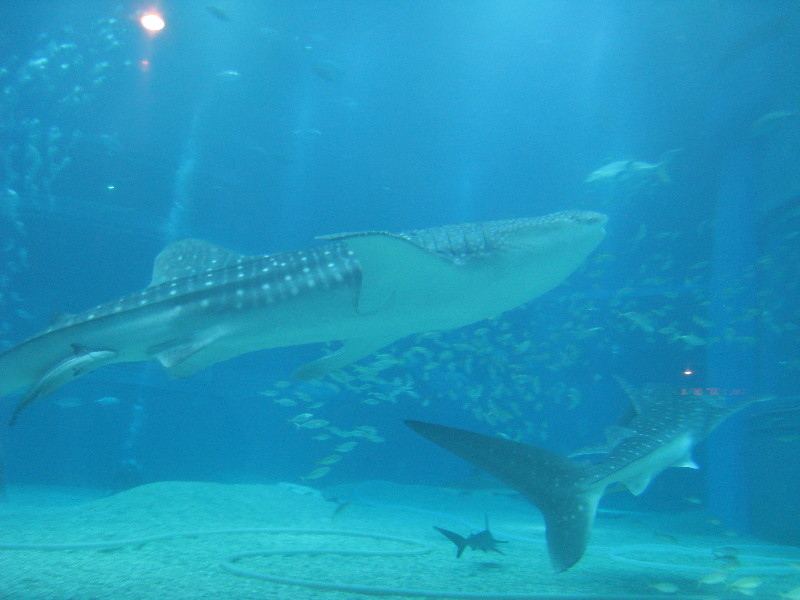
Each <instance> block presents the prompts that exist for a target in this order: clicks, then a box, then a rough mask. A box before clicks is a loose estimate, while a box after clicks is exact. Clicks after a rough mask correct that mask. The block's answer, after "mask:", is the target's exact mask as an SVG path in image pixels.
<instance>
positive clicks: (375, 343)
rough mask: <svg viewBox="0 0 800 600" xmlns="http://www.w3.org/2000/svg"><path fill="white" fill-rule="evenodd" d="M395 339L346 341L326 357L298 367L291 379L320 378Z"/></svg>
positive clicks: (354, 339) (380, 338)
mask: <svg viewBox="0 0 800 600" xmlns="http://www.w3.org/2000/svg"><path fill="white" fill-rule="evenodd" d="M395 339H396V338H394V337H391V338H385V337H378V338H369V337H368V338H353V339H349V340H346V341H345V342H344V345H343V346H342V347H341V348H339V349H338V350H336V351H335V352H334V353H333V354H328V355H327V356H323V357H322V358H318V359H317V360H313V361H311V362H310V363H306V364H304V365H302V366H301V367H299V368H298V369H297V370H296V371H295V372H294V373H292V377H294V378H295V379H299V380H301V381H308V380H309V379H315V378H317V377H322V376H323V375H327V374H328V373H331V372H333V371H336V370H338V369H341V368H343V367H346V366H347V365H349V364H351V363H354V362H355V361H357V360H358V359H360V358H364V357H365V356H367V355H368V354H372V353H373V352H375V351H376V350H378V349H380V348H383V347H384V346H388V345H389V344H391V343H392V342H393V341H395Z"/></svg>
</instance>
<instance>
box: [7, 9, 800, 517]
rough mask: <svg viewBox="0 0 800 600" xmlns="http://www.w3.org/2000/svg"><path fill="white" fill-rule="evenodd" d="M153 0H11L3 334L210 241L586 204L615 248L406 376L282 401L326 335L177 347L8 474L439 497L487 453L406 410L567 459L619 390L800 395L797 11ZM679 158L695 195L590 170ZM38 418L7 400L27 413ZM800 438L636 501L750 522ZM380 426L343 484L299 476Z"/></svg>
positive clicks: (115, 483)
mask: <svg viewBox="0 0 800 600" xmlns="http://www.w3.org/2000/svg"><path fill="white" fill-rule="evenodd" d="M145 8H147V7H146V6H145V4H139V3H136V2H124V3H116V2H91V3H87V2H69V1H64V2H58V3H55V2H44V1H42V2H24V3H23V2H13V1H6V2H4V3H3V4H2V5H0V147H1V148H2V152H3V155H2V164H0V191H3V190H4V191H3V192H2V193H3V194H4V195H3V196H2V198H3V201H2V204H0V235H1V236H2V237H0V262H1V263H2V264H0V294H2V296H0V343H2V345H3V349H6V348H8V347H11V346H12V345H14V344H16V343H18V342H20V341H22V340H23V339H25V338H27V337H28V336H31V335H33V334H35V333H36V332H38V331H39V330H41V329H43V328H45V327H46V326H47V325H48V324H49V323H50V321H51V319H52V317H53V315H55V314H57V313H61V312H80V311H82V310H84V309H86V308H88V307H90V306H94V305H97V304H99V303H102V302H106V301H108V300H111V299H113V298H116V297H118V296H122V295H124V294H127V293H130V292H132V291H135V290H138V289H141V288H142V287H144V286H145V285H146V284H147V282H148V281H149V280H150V276H151V269H152V261H153V258H154V257H155V255H156V254H157V253H158V252H159V250H160V249H161V248H163V247H164V246H165V245H166V244H168V243H169V242H172V241H175V240H177V239H181V238H184V237H192V238H199V239H204V240H208V241H211V242H213V243H216V244H220V245H222V246H225V247H228V248H231V249H234V250H236V251H238V252H242V253H244V254H266V253H272V252H279V251H284V250H291V249H296V248H302V247H307V246H311V245H313V244H315V243H316V242H315V240H314V237H315V236H317V235H324V234H328V233H335V232H340V231H359V230H386V231H403V230H408V229H415V228H424V227H434V226H438V225H443V224H449V223H458V222H469V221H483V220H494V219H507V218H516V217H524V216H538V215H543V214H546V213H549V212H554V211H559V210H566V209H591V210H598V211H601V212H605V213H606V214H608V215H609V217H610V221H609V226H608V235H607V237H606V239H605V240H604V242H603V243H602V245H601V246H600V247H599V248H598V249H597V251H596V252H595V253H594V254H593V255H592V256H591V257H590V258H589V259H588V260H587V263H586V265H585V266H584V267H583V268H582V269H580V270H579V271H578V272H577V273H575V274H573V275H572V276H571V277H570V278H569V279H568V280H567V281H566V282H565V283H564V284H562V285H561V286H559V287H558V288H556V289H555V290H553V291H552V292H549V293H548V294H546V295H545V296H543V297H541V298H538V299H535V300H533V301H532V302H531V303H529V304H528V305H526V306H524V307H522V308H518V309H516V310H514V311H511V312H509V313H506V314H504V315H502V316H500V317H498V318H497V319H495V320H492V321H491V322H488V323H487V322H483V323H478V324H475V325H473V326H469V327H467V328H464V329H462V330H458V331H451V332H443V333H441V334H440V335H438V336H436V337H426V336H421V337H419V336H418V337H412V338H409V339H405V340H401V341H399V342H397V343H396V344H394V345H392V346H390V347H388V348H386V349H383V350H381V351H380V354H381V355H390V356H393V357H395V358H397V359H399V358H402V359H403V362H402V363H400V364H397V365H393V366H391V367H389V368H387V369H386V370H383V371H381V372H380V377H379V378H377V379H376V378H365V379H364V381H363V382H361V383H359V384H358V385H362V386H363V387H362V388H360V389H359V390H356V389H354V388H351V389H347V388H346V387H341V388H340V389H338V390H334V389H332V388H325V387H320V386H315V385H312V384H308V383H298V382H290V383H289V386H288V387H286V388H281V387H280V385H279V386H278V387H276V383H278V382H281V381H288V380H289V376H290V374H291V372H292V371H293V370H294V369H295V368H296V367H297V366H298V365H300V364H303V363H304V362H308V361H310V360H313V359H314V358H316V357H318V356H319V355H320V353H321V352H322V349H321V348H320V347H297V348H282V349H275V350H268V351H263V352H258V353H255V354H252V355H246V356H240V357H238V358H236V359H233V360H231V361H229V362H226V363H223V364H219V365H215V366H213V367H210V368H208V369H206V370H204V371H202V372H200V373H198V374H197V375H195V376H193V377H191V378H189V379H186V380H170V379H169V378H168V377H167V376H166V375H165V374H164V373H163V372H162V370H161V368H160V367H159V366H158V365H157V364H155V363H148V364H134V365H123V366H114V367H108V368H103V369H100V370H99V371H97V372H96V373H93V374H91V375H89V376H87V377H85V378H81V379H80V380H78V381H76V382H74V383H72V384H70V385H68V386H65V387H64V388H61V389H59V390H58V391H57V392H56V393H55V394H54V395H53V397H52V398H51V399H49V400H45V401H40V402H37V403H36V404H34V405H33V406H31V407H30V408H29V409H28V410H27V411H26V412H25V413H24V415H23V417H22V418H21V419H20V421H19V423H18V424H17V425H16V426H15V427H14V428H13V429H11V430H8V429H6V430H4V431H2V432H0V442H2V446H3V448H4V454H5V463H6V466H5V476H6V479H7V481H8V482H9V483H47V484H54V483H56V484H65V485H73V486H90V487H99V488H109V489H112V488H115V487H119V486H122V485H124V483H125V481H122V482H120V477H121V475H120V469H121V466H124V465H125V464H129V463H131V461H132V462H133V463H134V464H135V465H136V469H137V471H136V477H135V478H134V479H135V481H133V480H132V481H131V483H133V482H150V481H159V480H169V479H191V480H210V481H222V482H254V481H255V482H261V481H279V480H284V481H294V482H303V481H305V482H307V483H309V484H313V485H329V484H334V483H342V482H352V481H359V480H371V479H387V480H393V481H399V482H407V483H427V484H441V483H447V482H452V481H455V480H458V479H460V478H463V477H466V476H468V475H469V474H470V473H471V469H470V468H469V466H467V465H466V464H465V463H462V462H460V461H458V460H457V459H455V458H451V457H449V456H446V455H445V454H444V453H442V452H440V451H439V450H438V449H437V450H434V449H433V448H432V447H430V446H429V445H427V443H426V442H423V441H422V440H420V439H418V438H416V437H414V436H413V434H412V433H410V432H409V431H407V430H406V429H405V428H404V427H403V426H402V420H403V419H407V418H416V419H423V420H429V421H436V422H442V423H447V424H450V425H455V426H460V427H463V428H465V429H471V430H478V431H483V432H486V433H496V434H505V435H508V436H510V437H512V438H515V439H520V440H522V441H525V442H528V443H533V444H537V445H541V446H545V447H547V448H549V449H551V450H553V451H557V452H561V453H568V452H571V451H573V450H575V449H577V448H579V447H582V446H586V445H590V444H596V443H599V442H601V441H602V439H603V427H604V426H607V425H611V424H613V423H615V422H617V421H618V419H619V415H620V414H622V413H624V411H625V410H626V405H627V400H626V397H625V395H624V393H623V392H622V390H621V389H620V387H619V385H618V383H617V382H616V380H615V376H617V377H622V378H624V379H626V380H629V381H631V382H632V383H634V384H637V385H638V384H644V383H648V382H658V383H666V384H669V385H674V386H678V387H683V388H687V389H689V388H691V389H703V390H709V389H714V390H727V391H728V392H730V394H731V395H733V396H738V395H762V394H774V395H776V396H778V397H780V398H788V399H789V401H790V402H791V401H792V400H791V399H792V398H796V397H797V395H798V381H800V355H798V348H799V347H800V344H799V343H798V342H799V341H800V340H798V335H800V333H798V332H800V329H798V322H797V321H798V319H797V315H798V297H800V296H799V295H798V293H797V292H798V289H797V288H798V283H797V282H798V273H797V264H800V249H799V248H798V237H797V236H796V231H797V228H798V221H799V220H800V217H799V216H798V208H797V199H798V192H800V183H799V182H800V177H798V175H797V168H798V167H797V164H798V160H797V157H798V152H800V125H799V124H798V122H800V118H798V116H797V114H796V113H797V112H798V111H800V78H799V77H798V74H797V69H796V65H797V64H798V60H800V42H798V37H797V35H796V32H797V31H798V30H800V12H798V9H797V5H796V3H794V2H769V3H766V2H764V3H748V2H726V3H700V2H694V1H687V2H663V3H653V2H633V1H632V2H624V1H622V2H603V1H601V2H577V1H575V2H524V1H511V0H509V1H500V2H477V1H475V2H460V1H459V2H456V1H452V2H450V1H442V2H427V1H410V2H389V1H375V2H346V1H342V2H302V1H300V2H298V1H291V2H288V1H287V2H270V3H261V2H235V1H229V2H219V3H215V4H212V5H211V7H209V6H206V4H205V3H203V2H194V1H188V0H187V1H184V2H169V3H167V2H165V3H163V5H162V7H161V12H162V14H163V16H164V19H165V21H166V27H165V29H164V30H163V31H162V32H160V33H156V34H148V33H147V32H145V31H144V30H143V28H142V27H141V26H140V24H139V21H138V17H139V16H140V15H141V14H142V12H143V11H144V9H145ZM776 111H785V113H786V114H782V115H781V114H774V113H776ZM771 113H773V114H772V117H771V118H767V121H766V123H767V124H766V125H765V126H762V129H764V128H766V131H762V130H761V129H759V130H757V131H756V130H754V127H755V125H754V124H755V123H756V122H757V120H759V119H763V118H764V117H765V115H766V116H769V115H770V114H771ZM754 131H755V133H754ZM677 149H679V150H680V151H679V152H676V153H675V154H674V156H673V157H672V158H671V159H670V160H669V162H668V164H665V165H664V169H665V170H666V172H667V173H668V176H669V182H667V181H666V180H663V179H660V178H657V177H650V178H649V179H648V178H645V180H643V181H641V182H638V181H634V182H632V183H631V182H625V181H619V180H618V181H613V182H610V183H606V184H601V185H589V184H587V183H585V179H586V178H587V177H588V176H589V174H590V173H591V172H593V171H594V170H595V169H598V168H600V167H602V166H603V165H605V164H608V163H611V162H613V161H618V160H635V161H642V162H644V163H649V164H650V165H655V164H656V163H658V162H659V160H660V157H662V156H664V155H665V153H667V152H669V151H671V150H677ZM483 330H487V331H483ZM415 347H423V348H427V349H428V350H429V352H430V354H426V355H422V354H419V353H415V351H414V350H413V348H415ZM470 348H471V349H470ZM379 358H380V357H376V356H375V355H373V356H371V357H368V358H367V359H365V360H364V361H363V363H362V365H364V366H366V367H369V366H370V365H374V363H375V361H376V360H379ZM512 367H513V368H512ZM350 372H351V374H353V375H354V376H355V377H358V373H357V372H356V371H350ZM426 373H427V375H428V376H427V379H426V377H425V375H426ZM520 375H523V376H525V377H523V378H522V379H519V378H518V379H512V377H514V376H520ZM0 376H2V374H0ZM534 380H535V381H534ZM406 384H409V385H411V387H412V389H413V392H414V394H413V395H412V394H401V393H399V392H398V390H399V389H400V388H401V387H402V385H406ZM476 390H477V391H476ZM264 391H267V392H269V391H276V395H274V396H269V395H266V396H265V395H261V394H259V392H264ZM376 392H377V393H378V394H383V395H384V396H382V397H383V398H384V399H383V400H380V399H378V400H377V401H376V402H375V403H365V402H364V400H365V399H368V398H369V397H370V394H371V393H376ZM298 393H300V394H308V395H310V396H311V397H312V402H311V403H317V404H320V405H319V406H318V407H316V408H314V409H313V410H311V412H314V416H315V418H319V419H324V420H326V421H329V422H330V424H331V425H332V426H335V427H338V428H340V429H341V430H353V429H354V428H356V427H358V426H363V425H367V426H370V427H374V428H375V429H376V430H377V435H379V436H380V438H381V439H382V441H370V440H368V439H365V438H356V437H353V438H346V439H345V438H341V439H339V438H336V436H335V435H334V436H333V437H331V438H328V439H321V440H318V439H314V436H315V435H319V434H323V433H324V431H318V430H307V429H298V428H296V427H295V426H294V425H293V424H292V423H290V422H289V419H291V418H292V417H293V416H294V415H295V414H297V413H300V412H304V411H305V408H304V406H306V405H307V404H309V402H307V401H306V400H302V399H300V398H301V396H298V395H297V394H298ZM393 393H397V396H396V397H395V400H396V401H394V402H391V401H386V400H385V397H386V395H387V394H388V395H389V396H391V395H392V394H393ZM108 397H111V398H113V399H116V401H113V400H112V401H109V402H97V400H98V399H101V398H108ZM281 397H286V398H290V399H291V398H295V399H296V400H297V404H296V405H294V406H284V405H281V404H277V403H275V402H274V401H273V400H274V399H275V398H281ZM794 402H796V399H795V400H794ZM14 405H15V399H10V398H7V399H4V400H2V404H0V412H2V415H0V416H2V419H0V420H3V419H5V418H6V415H9V414H10V413H11V411H12V410H13V406H14ZM787 418H788V417H787ZM793 427H794V429H792V428H793ZM798 427H800V425H798V423H796V422H795V423H794V424H792V423H791V422H787V423H786V426H785V430H786V431H788V432H789V433H787V434H786V435H785V436H784V437H785V439H786V441H779V440H778V439H777V437H778V436H777V434H776V435H775V436H772V437H770V436H766V437H765V436H763V435H758V436H751V435H750V432H749V429H748V414H745V415H743V416H741V417H740V418H739V421H737V422H736V423H733V424H732V425H731V426H730V427H728V428H722V429H720V431H718V432H717V433H716V434H715V435H716V436H717V438H716V441H714V440H715V438H713V437H712V440H711V442H710V443H709V445H708V446H703V447H701V448H700V451H699V452H698V455H699V457H698V460H699V462H701V463H702V464H703V466H704V472H700V473H698V472H695V471H692V472H689V471H687V470H672V471H669V472H667V473H665V474H663V475H662V476H661V477H660V478H659V479H657V480H656V481H655V482H654V483H653V485H652V486H651V488H650V489H649V490H648V492H647V493H646V494H645V495H644V496H642V497H640V498H638V499H635V500H634V499H631V498H629V497H627V496H626V495H623V494H617V495H616V496H615V497H614V498H613V499H609V502H611V503H612V504H613V503H615V502H616V503H618V504H619V505H621V506H625V507H631V506H635V507H638V508H640V509H641V508H661V509H668V510H676V511H677V510H685V509H687V508H691V507H692V506H694V504H691V503H688V499H701V501H702V502H703V503H704V504H706V505H707V506H708V507H710V508H711V509H712V512H714V511H716V512H717V513H719V514H720V515H721V516H722V517H723V518H725V519H726V520H727V521H728V523H729V524H730V526H731V527H733V528H737V527H738V528H740V529H746V528H747V526H748V521H749V520H750V519H749V515H750V514H751V513H752V511H753V510H760V508H759V507H763V505H764V504H765V500H764V498H766V497H767V496H766V495H764V494H762V493H761V490H763V489H767V488H768V487H769V485H770V483H769V481H767V482H766V483H764V482H763V481H761V479H759V478H763V477H762V475H761V474H762V472H763V471H764V470H765V469H764V465H762V464H749V463H748V464H745V465H742V460H743V459H742V458H741V457H742V456H745V457H746V456H747V455H748V450H747V449H748V444H752V443H755V442H753V439H756V440H758V443H759V444H760V446H759V450H760V451H759V452H758V453H756V454H757V455H758V456H760V457H764V458H763V460H772V459H773V458H774V457H781V460H786V462H787V463H789V464H791V462H792V461H796V462H795V463H794V464H795V466H794V469H793V471H791V470H790V475H791V473H793V474H794V476H795V477H797V475H798V473H797V469H798V466H797V465H798V464H800V461H798V459H797V457H798V446H797V440H796V435H797V429H798ZM781 431H784V430H783V429H782V430H781ZM792 432H794V435H795V438H792V437H791V435H792ZM329 435H330V434H329ZM351 439H352V440H356V441H359V444H358V446H357V447H355V448H354V449H353V450H352V451H350V452H347V453H342V456H343V458H342V460H340V461H339V462H338V463H335V464H332V465H331V470H330V472H329V473H327V474H326V475H325V476H324V478H320V479H310V480H303V479H301V477H302V476H306V475H308V474H309V473H311V472H312V471H314V469H315V468H316V467H317V465H316V462H317V461H319V460H320V459H322V458H324V457H326V456H329V455H331V454H335V450H334V447H335V446H336V445H338V444H340V443H343V442H344V441H347V440H351ZM782 439H783V438H782ZM765 444H766V445H767V446H768V447H767V449H766V450H764V448H763V446H764V445H765ZM731 448H736V449H737V451H736V453H732V452H731V451H730V449H731ZM750 454H751V455H753V454H752V453H750ZM731 457H734V458H733V459H732V458H731ZM737 457H738V458H737ZM770 457H772V458H770ZM734 459H735V461H734V462H733V463H732V462H731V461H732V460H734ZM704 473H705V474H704ZM731 473H734V474H735V476H732V475H731ZM748 473H756V474H759V475H758V478H754V477H750V476H749V475H748ZM782 477H783V476H782ZM123 479H124V478H123ZM756 479H757V481H756ZM707 490H710V491H711V492H713V494H710V495H709V496H710V497H707V495H706V491H707ZM622 496H625V497H622ZM770 498H771V496H770ZM785 501H786V502H787V503H789V502H795V503H796V496H794V497H792V498H789V499H785ZM769 502H773V500H772V499H770V500H769ZM754 506H755V507H756V508H753V507H754ZM731 507H732V508H731Z"/></svg>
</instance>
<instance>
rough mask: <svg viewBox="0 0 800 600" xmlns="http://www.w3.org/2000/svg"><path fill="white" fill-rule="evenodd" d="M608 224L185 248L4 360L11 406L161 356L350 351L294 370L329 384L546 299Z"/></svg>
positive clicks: (0, 366) (216, 358)
mask: <svg viewBox="0 0 800 600" xmlns="http://www.w3.org/2000/svg"><path fill="white" fill-rule="evenodd" d="M606 221H607V218H606V217H605V215H602V214H600V213H594V212H585V211H573V212H560V213H554V214H550V215H545V216H543V217H538V218H523V219H513V220H507V221H491V222H485V223H471V224H463V225H449V226H444V227H437V228H432V229H421V230H415V231H408V232H405V233H398V234H393V233H386V232H380V231H376V232H363V233H345V234H337V235H332V236H325V237H323V238H322V239H325V240H327V241H328V242H329V243H328V244H327V245H323V246H320V247H316V248H311V249H309V250H300V251H294V252H284V253H279V254H270V255H265V256H242V255H239V254H236V253H235V252H232V251H230V250H226V249H224V248H221V247H219V246H215V245H213V244H210V243H207V242H203V241H199V240H183V241H179V242H175V243H173V244H171V245H169V246H167V247H166V248H165V249H164V250H163V251H162V252H161V253H160V254H159V255H158V256H157V258H156V260H155V265H154V269H153V278H152V281H151V283H150V285H149V286H148V287H147V288H145V289H144V290H142V291H140V292H136V293H134V294H130V295H128V296H124V297H122V298H120V299H118V300H115V301H113V302H109V303H108V304H102V305H100V306H97V307H95V308H93V309H90V310H87V311H85V312H83V313H81V314H78V315H62V316H60V317H59V318H58V320H57V321H56V322H55V323H54V324H53V326H52V327H50V329H47V330H46V331H44V332H42V333H40V334H38V335H36V336H34V337H32V338H30V339H28V340H27V341H25V342H23V343H21V344H19V345H18V346H16V347H14V348H11V349H10V350H8V351H7V352H6V353H5V354H2V355H0V397H2V396H5V395H6V394H9V393H11V392H14V391H16V390H19V389H22V388H27V389H28V392H27V394H26V395H25V396H24V397H23V398H22V401H21V402H20V403H19V405H18V406H17V408H16V410H15V411H14V414H13V415H12V417H11V423H13V422H14V421H15V420H16V418H17V417H18V416H19V413H20V411H21V410H23V409H24V408H25V406H27V405H28V404H30V403H31V402H34V401H35V400H36V399H37V398H40V397H42V396H46V395H48V394H50V393H52V392H53V391H54V390H56V389H57V388H59V387H61V386H62V385H64V384H66V383H67V382H69V381H71V380H73V379H75V378H77V377H79V376H81V375H84V374H86V373H89V372H90V371H93V370H95V369H97V368H99V367H102V366H105V365H109V364H113V363H120V362H133V361H144V360H157V361H158V362H160V363H161V364H162V366H163V367H164V368H165V369H166V370H167V372H168V373H169V374H170V375H172V376H175V377H186V376H189V375H192V374H193V373H196V372H197V371H199V370H201V369H203V368H205V367H208V366H210V365H213V364H215V363H218V362H221V361H224V360H227V359H230V358H233V357H235V356H239V355H240V354H244V353H246V352H252V351H255V350H262V349H266V348H276V347H281V346H293V345H297V344H308V343H313V342H328V341H332V340H341V341H343V346H342V348H341V349H339V350H338V351H337V352H334V353H333V354H330V355H328V356H324V357H322V358H320V359H319V360H316V361H313V362H311V363H309V364H306V365H304V366H302V367H300V368H299V369H298V370H297V371H296V372H295V377H297V378H299V379H312V378H315V377H319V376H321V375H324V374H326V373H329V372H331V371H334V370H336V369H339V368H341V367H344V366H346V365H348V364H350V363H352V362H354V361H356V360H358V359H360V358H362V357H364V356H366V355H368V354H370V353H371V352H373V351H375V350H377V349H379V348H381V347H383V346H386V345H387V344H389V343H391V342H393V341H395V340H398V339H400V338H402V337H404V336H406V335H410V334H413V333H419V332H426V331H434V330H444V329H451V328H455V327H461V326H463V325H468V324H470V323H474V322H476V321H480V320H481V319H486V318H489V317H494V316H497V315H499V314H500V313H502V312H504V311H506V310H509V309H511V308H514V307H515V306H519V305H520V304H523V303H525V302H527V301H528V300H531V299H533V298H535V297H537V296H540V295H541V294H544V293H545V292H547V291H548V290H550V289H552V288H554V287H556V286H557V285H558V284H559V283H561V282H562V281H563V280H564V279H565V278H566V277H567V276H568V275H569V274H570V273H572V272H573V271H574V270H575V269H577V268H578V266H579V265H580V264H581V263H582V262H583V261H584V259H585V258H586V257H587V256H588V255H589V254H590V253H591V252H592V250H594V249H595V247H597V245H598V244H599V243H600V241H601V240H602V239H603V237H604V235H605V224H606Z"/></svg>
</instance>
